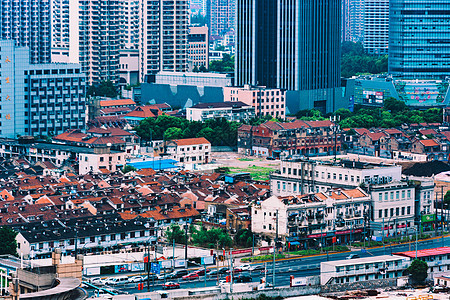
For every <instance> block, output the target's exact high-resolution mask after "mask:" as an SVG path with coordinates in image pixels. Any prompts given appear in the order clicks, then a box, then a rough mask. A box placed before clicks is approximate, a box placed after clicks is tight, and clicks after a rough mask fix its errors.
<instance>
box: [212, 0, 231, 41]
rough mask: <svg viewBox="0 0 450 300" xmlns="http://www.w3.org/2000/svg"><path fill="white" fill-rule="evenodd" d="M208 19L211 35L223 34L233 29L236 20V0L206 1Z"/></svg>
mask: <svg viewBox="0 0 450 300" xmlns="http://www.w3.org/2000/svg"><path fill="white" fill-rule="evenodd" d="M206 20H207V22H208V28H209V30H210V34H211V36H222V35H223V34H225V33H226V32H228V31H230V30H233V29H234V27H235V22H236V0H208V1H206Z"/></svg>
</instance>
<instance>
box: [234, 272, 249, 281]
mask: <svg viewBox="0 0 450 300" xmlns="http://www.w3.org/2000/svg"><path fill="white" fill-rule="evenodd" d="M234 282H237V283H241V282H252V277H251V276H250V275H247V274H240V275H238V276H237V277H236V278H234Z"/></svg>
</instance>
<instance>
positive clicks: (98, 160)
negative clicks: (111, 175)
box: [79, 148, 126, 175]
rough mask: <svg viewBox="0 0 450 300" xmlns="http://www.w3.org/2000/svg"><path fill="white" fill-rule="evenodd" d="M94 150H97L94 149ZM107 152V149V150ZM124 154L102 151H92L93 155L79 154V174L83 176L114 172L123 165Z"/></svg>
mask: <svg viewBox="0 0 450 300" xmlns="http://www.w3.org/2000/svg"><path fill="white" fill-rule="evenodd" d="M94 150H99V149H98V148H94ZM108 150H109V149H108ZM125 157H126V153H125V152H121V151H115V150H109V151H107V150H106V149H102V151H93V153H80V154H79V174H80V175H83V174H86V173H89V172H90V171H92V172H95V173H98V172H103V171H102V170H104V171H105V170H106V171H107V172H115V171H117V170H118V169H119V168H120V167H122V166H124V165H125Z"/></svg>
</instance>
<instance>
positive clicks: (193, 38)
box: [188, 26, 209, 71]
mask: <svg viewBox="0 0 450 300" xmlns="http://www.w3.org/2000/svg"><path fill="white" fill-rule="evenodd" d="M188 44H189V50H188V63H189V71H192V70H193V69H194V68H195V67H197V68H200V67H201V66H203V67H205V68H206V69H208V68H209V34H208V27H207V26H202V27H189V35H188Z"/></svg>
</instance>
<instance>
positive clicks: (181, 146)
mask: <svg viewBox="0 0 450 300" xmlns="http://www.w3.org/2000/svg"><path fill="white" fill-rule="evenodd" d="M164 147H165V149H164V151H165V153H166V154H168V157H169V158H171V159H174V160H176V161H178V162H180V163H181V164H182V165H183V166H184V168H187V169H195V165H198V164H207V163H208V162H209V161H210V160H211V143H210V142H209V141H208V140H207V139H205V138H191V139H180V140H172V141H169V142H167V143H165V145H164Z"/></svg>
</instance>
